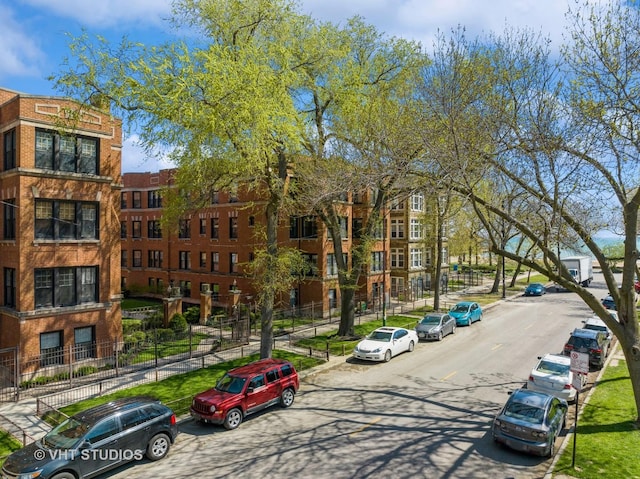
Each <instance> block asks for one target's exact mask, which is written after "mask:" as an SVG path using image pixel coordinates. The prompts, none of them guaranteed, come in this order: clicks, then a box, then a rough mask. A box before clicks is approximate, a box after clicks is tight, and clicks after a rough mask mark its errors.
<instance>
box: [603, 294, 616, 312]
mask: <svg viewBox="0 0 640 479" xmlns="http://www.w3.org/2000/svg"><path fill="white" fill-rule="evenodd" d="M600 302H601V303H602V306H604V307H605V308H607V309H611V310H613V311H616V310H617V308H616V302H615V301H614V300H613V296H611V295H610V294H608V295H607V296H605V297H604V298H602V300H601V301H600Z"/></svg>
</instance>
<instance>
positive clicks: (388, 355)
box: [384, 349, 391, 363]
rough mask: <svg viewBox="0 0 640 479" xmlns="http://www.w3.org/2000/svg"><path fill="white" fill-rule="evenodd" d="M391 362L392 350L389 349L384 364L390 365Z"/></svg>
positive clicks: (385, 354)
mask: <svg viewBox="0 0 640 479" xmlns="http://www.w3.org/2000/svg"><path fill="white" fill-rule="evenodd" d="M389 361H391V350H390V349H387V352H386V353H384V362H385V363H388V362H389Z"/></svg>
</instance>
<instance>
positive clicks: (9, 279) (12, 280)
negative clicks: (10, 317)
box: [4, 268, 16, 308]
mask: <svg viewBox="0 0 640 479" xmlns="http://www.w3.org/2000/svg"><path fill="white" fill-rule="evenodd" d="M4 305H5V306H7V307H9V308H15V306H16V270H15V269H14V268H4Z"/></svg>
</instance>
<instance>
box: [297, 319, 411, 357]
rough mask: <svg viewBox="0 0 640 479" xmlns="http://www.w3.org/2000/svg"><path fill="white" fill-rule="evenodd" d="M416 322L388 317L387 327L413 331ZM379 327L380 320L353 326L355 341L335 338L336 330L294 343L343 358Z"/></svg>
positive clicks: (380, 324)
mask: <svg viewBox="0 0 640 479" xmlns="http://www.w3.org/2000/svg"><path fill="white" fill-rule="evenodd" d="M417 321H418V319H417V318H412V317H409V316H399V315H395V316H388V317H387V326H397V327H401V328H407V329H413V327H414V326H415V325H416V322H417ZM380 326H382V318H381V319H377V320H374V321H368V322H366V323H362V324H357V325H355V327H354V332H355V335H356V337H357V338H355V339H346V340H345V339H343V338H339V337H337V336H336V335H337V334H338V330H337V329H336V330H334V331H330V332H328V333H326V334H322V335H320V336H315V337H313V338H307V339H301V340H300V341H297V342H296V346H302V347H305V348H313V349H318V350H321V351H326V350H327V347H328V348H329V354H331V355H332V356H345V355H348V354H351V352H352V351H353V348H354V347H355V345H356V344H358V342H359V341H360V340H361V339H362V338H363V337H365V336H366V335H367V334H369V333H370V332H371V331H373V330H374V329H376V328H379V327H380Z"/></svg>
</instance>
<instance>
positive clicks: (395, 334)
mask: <svg viewBox="0 0 640 479" xmlns="http://www.w3.org/2000/svg"><path fill="white" fill-rule="evenodd" d="M417 343H418V335H417V334H416V332H415V331H411V330H410V329H405V328H393V327H390V326H383V327H381V328H378V329H376V330H374V331H372V332H371V333H370V334H369V335H368V336H367V337H366V338H364V339H363V340H362V341H360V342H359V343H358V344H357V345H356V347H355V348H354V349H353V357H354V358H356V359H365V360H367V361H385V362H387V361H389V360H391V358H392V357H394V356H397V355H398V354H400V353H404V352H405V351H408V352H411V351H413V349H414V348H415V345H416V344H417Z"/></svg>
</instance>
